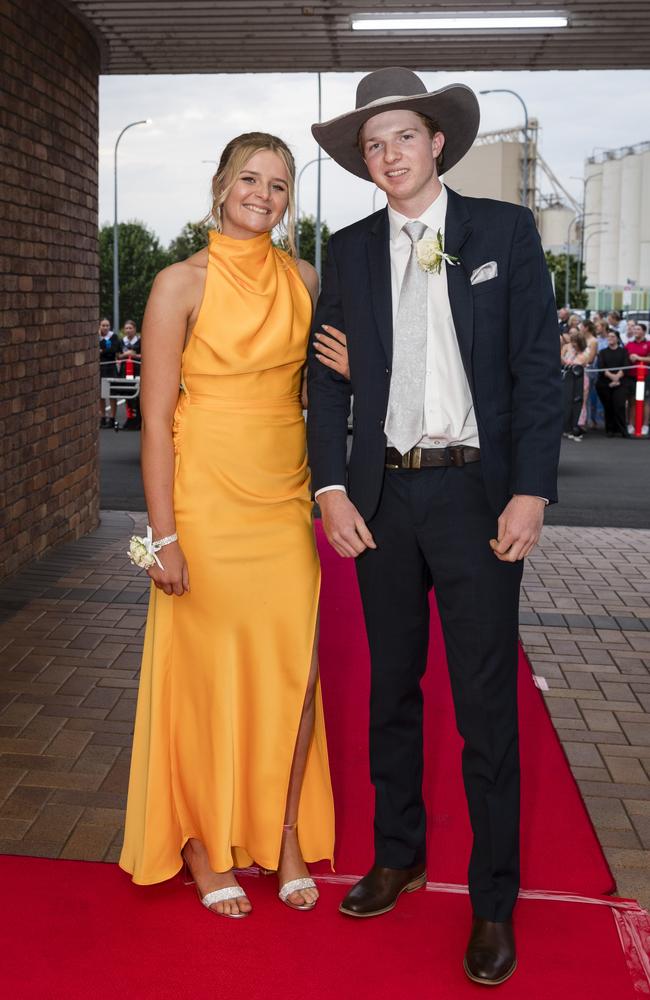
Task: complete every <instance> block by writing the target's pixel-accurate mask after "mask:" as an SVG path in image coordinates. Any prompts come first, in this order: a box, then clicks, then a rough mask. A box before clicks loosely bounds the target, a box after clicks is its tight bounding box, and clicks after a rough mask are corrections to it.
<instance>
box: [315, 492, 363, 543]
mask: <svg viewBox="0 0 650 1000" xmlns="http://www.w3.org/2000/svg"><path fill="white" fill-rule="evenodd" d="M318 505H319V507H320V510H321V515H322V519H323V528H324V529H325V534H326V535H327V541H328V542H329V543H330V545H331V546H332V548H334V549H335V550H336V551H337V552H338V554H339V555H340V556H347V557H354V556H360V555H361V553H362V552H365V550H366V549H376V548H377V546H376V545H375V541H374V538H373V537H372V535H371V534H370V532H369V531H368V528H367V527H366V522H365V521H364V519H363V518H362V517H361V514H360V513H359V511H358V510H357V508H356V507H355V506H354V504H353V503H352V501H351V500H349V499H348V497H347V494H346V493H343V491H342V490H328V491H327V492H326V493H321V494H320V496H319V497H318Z"/></svg>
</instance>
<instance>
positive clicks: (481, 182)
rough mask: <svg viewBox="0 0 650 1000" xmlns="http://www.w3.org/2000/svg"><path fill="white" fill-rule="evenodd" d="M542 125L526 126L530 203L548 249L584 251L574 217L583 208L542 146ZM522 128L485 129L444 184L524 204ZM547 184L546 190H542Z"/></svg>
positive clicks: (472, 194) (467, 192) (477, 195)
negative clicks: (558, 175) (539, 132)
mask: <svg viewBox="0 0 650 1000" xmlns="http://www.w3.org/2000/svg"><path fill="white" fill-rule="evenodd" d="M538 130H539V125H538V122H537V120H536V119H534V118H531V120H530V123H529V127H528V183H527V185H526V187H527V192H526V199H525V200H526V204H527V205H528V207H529V208H530V209H531V210H532V211H533V213H534V215H535V219H536V221H537V226H538V228H539V231H540V235H541V238H542V245H543V246H544V249H545V250H550V251H551V252H552V253H554V254H560V253H565V252H566V248H567V242H568V244H569V250H570V252H571V253H572V254H575V255H576V256H579V253H580V235H581V234H580V228H579V226H578V225H577V224H576V216H577V215H578V214H579V213H580V211H581V206H580V205H579V204H578V202H577V201H575V199H574V198H573V196H572V195H571V194H570V193H569V192H568V191H567V190H566V189H565V188H564V187H563V185H562V184H561V183H560V181H559V180H558V178H557V177H556V176H555V174H554V173H553V171H552V169H551V167H550V166H549V165H548V163H546V161H545V160H544V159H543V157H542V156H541V154H540V152H539V148H538ZM524 141H525V137H524V130H523V128H521V127H516V128H511V129H505V130H499V131H496V132H482V133H481V134H480V135H479V136H478V137H477V139H476V142H475V143H474V145H473V146H472V148H471V149H470V151H469V153H467V155H466V156H464V157H463V159H462V160H461V161H460V163H457V164H456V166H455V167H453V168H452V169H451V170H449V171H448V172H447V173H446V174H445V176H444V179H445V182H446V183H447V184H449V186H450V187H451V188H453V189H454V191H458V192H459V194H463V195H467V196H469V197H474V198H496V199H498V200H499V201H510V202H512V203H513V204H516V205H520V204H522V202H523V201H524V196H523V184H524V177H523V161H524ZM542 184H543V185H544V190H543V189H542Z"/></svg>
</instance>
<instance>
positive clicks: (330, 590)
mask: <svg viewBox="0 0 650 1000" xmlns="http://www.w3.org/2000/svg"><path fill="white" fill-rule="evenodd" d="M320 548H321V557H322V560H323V570H324V572H323V596H322V615H321V669H322V676H323V688H324V695H325V702H326V714H327V722H328V736H329V742H330V753H331V763H332V772H333V779H334V786H335V796H336V804H337V817H338V833H337V852H336V867H337V875H334V876H332V875H331V873H329V871H328V870H327V868H326V866H323V865H321V866H320V872H321V875H320V888H321V892H322V898H321V901H320V903H319V905H318V907H317V908H316V910H315V911H314V912H313V913H308V914H304V913H296V912H294V911H291V910H289V909H288V908H286V907H284V906H282V905H281V904H280V903H279V902H278V900H277V898H276V896H275V893H276V891H277V885H276V881H275V879H274V878H261V877H256V876H255V875H244V876H242V877H243V879H245V882H244V884H245V886H246V889H247V891H248V892H249V894H250V897H251V900H252V902H253V904H254V907H255V912H254V914H253V915H252V916H251V917H250V918H248V919H246V920H241V921H230V920H226V919H224V918H221V917H217V916H214V915H212V914H210V913H208V912H207V910H205V909H204V908H202V907H201V906H200V905H199V904H198V901H197V899H196V896H195V894H194V891H193V889H190V888H186V887H184V886H183V885H182V883H181V880H180V879H173V880H171V881H170V882H168V883H166V884H164V885H160V886H154V887H150V888H142V887H135V886H133V885H132V884H131V882H130V880H129V879H128V877H127V876H126V875H124V873H122V872H121V871H120V870H119V869H118V868H117V867H116V866H114V865H102V864H86V863H83V862H67V861H48V860H44V859H38V858H17V857H4V858H0V880H1V884H2V887H3V890H4V891H3V900H4V901H5V902H4V906H3V907H2V909H1V910H0V914H1V915H0V934H1V935H2V936H1V938H0V940H2V946H3V954H2V965H1V966H0V968H1V970H2V971H1V975H0V982H1V983H2V995H3V996H7V997H8V998H10V1000H36V998H39V1000H40V998H46V1000H50V998H52V1000H59V998H60V1000H77V998H79V1000H80V998H82V997H83V998H84V1000H85V998H87V997H89V996H91V997H93V1000H95V998H96V1000H109V998H111V1000H113V998H116V997H119V998H120V1000H122V998H124V1000H167V998H169V1000H172V998H174V1000H195V998H196V1000H198V998H203V997H208V996H210V997H217V998H221V997H233V998H238V997H239V996H243V997H244V998H245V1000H304V998H306V997H311V998H313V1000H389V998H390V1000H402V998H409V1000H424V998H429V997H432V998H433V997H435V998H436V1000H456V998H459V1000H462V998H463V997H468V998H470V997H472V996H477V995H478V994H477V990H479V989H480V988H479V987H477V986H475V985H473V984H471V983H469V982H468V981H467V979H466V978H465V976H464V973H463V971H462V965H461V960H462V954H463V950H464V947H465V944H466V939H467V933H468V929H469V919H470V908H469V901H468V898H467V895H466V892H465V890H464V889H463V888H462V886H463V883H464V882H465V881H466V875H465V871H466V863H467V856H468V852H469V827H468V822H467V813H466V806H465V801H464V796H463V790H462V783H461V776H460V758H459V753H460V741H459V739H458V736H457V734H456V732H455V729H454V725H453V721H452V718H453V716H452V712H451V698H450V693H449V685H448V680H447V676H446V669H445V664H444V654H443V650H442V647H441V643H440V631H439V624H438V621H437V618H436V617H435V616H434V622H433V624H432V640H433V642H432V656H431V659H430V663H429V669H428V673H427V677H426V680H425V697H426V706H427V714H426V754H427V772H426V780H425V795H426V798H427V803H428V807H429V820H430V822H429V865H428V875H429V879H430V883H429V888H428V891H420V892H416V893H413V894H412V895H410V896H408V897H406V898H404V899H402V900H401V901H400V904H399V906H398V907H397V909H396V910H395V911H394V912H393V913H391V914H389V915H387V916H385V917H381V918H377V919H376V920H369V921H355V920H352V919H349V918H347V919H346V918H344V917H342V916H340V915H339V914H338V913H337V906H338V902H339V900H340V898H341V896H342V895H343V893H344V892H345V889H346V885H347V884H349V882H350V881H351V876H354V875H357V874H360V873H362V872H363V871H365V869H366V867H367V866H368V865H369V864H370V863H371V860H372V840H371V838H372V789H371V787H370V785H369V780H368V764H367V701H368V657H367V651H366V644H365V637H364V633H363V624H362V618H361V610H360V605H359V598H358V594H357V589H356V582H355V578H354V567H353V565H352V563H351V562H349V561H347V560H346V561H344V560H340V559H339V558H338V557H337V556H335V554H334V553H332V552H331V551H330V549H329V547H326V545H324V544H321V546H320ZM520 691H521V710H520V714H521V751H522V765H523V775H524V780H523V789H522V795H523V802H522V846H523V886H524V892H523V894H522V899H521V900H520V902H519V905H518V908H517V922H516V929H517V940H518V952H519V968H518V970H517V972H516V974H515V975H514V977H513V978H512V979H511V980H510V981H509V982H507V983H505V984H504V985H503V986H502V987H500V991H499V996H500V997H503V998H504V1000H508V998H513V1000H515V998H516V1000H549V998H557V1000H627V998H629V1000H633V998H634V997H638V996H639V995H646V996H648V995H650V960H649V958H648V955H649V954H650V920H649V918H648V914H646V913H645V912H644V911H643V910H641V909H640V908H639V907H638V905H637V904H635V903H631V902H625V901H620V900H613V899H611V898H609V899H608V898H602V897H603V894H604V893H607V892H609V891H611V890H612V889H613V882H612V877H611V874H610V872H609V869H608V867H607V864H606V862H605V860H604V857H603V855H602V852H601V850H600V848H599V846H598V842H597V840H596V837H595V834H594V832H593V829H592V827H591V823H590V822H589V818H588V816H587V813H586V811H585V809H584V806H583V804H582V801H581V799H580V795H579V792H578V790H577V788H576V786H575V783H574V781H573V779H572V777H571V774H570V771H569V768H568V765H567V762H566V760H565V758H564V755H563V752H562V749H561V747H560V745H559V742H558V740H557V737H556V735H555V733H554V730H553V727H552V725H551V722H550V720H549V718H548V716H547V714H546V710H545V707H544V703H543V700H542V698H541V695H540V694H539V692H538V691H537V689H536V688H535V687H534V685H533V683H532V679H531V675H530V670H529V667H528V664H527V662H526V659H525V657H524V656H523V654H522V655H521V657H520ZM435 883H446V884H445V885H440V884H438V885H436V884H435ZM535 890H542V891H539V892H536V891H535ZM553 890H555V891H553ZM560 893H562V896H561V895H560ZM569 894H575V897H574V898H573V899H572V898H571V897H570V895H569ZM566 897H568V898H566ZM578 897H581V898H578ZM586 897H600V898H592V899H588V898H586Z"/></svg>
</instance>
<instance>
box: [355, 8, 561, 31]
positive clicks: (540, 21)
mask: <svg viewBox="0 0 650 1000" xmlns="http://www.w3.org/2000/svg"><path fill="white" fill-rule="evenodd" d="M568 23H569V19H568V17H566V16H565V15H563V14H555V13H554V12H552V11H540V12H539V13H537V14H530V15H528V14H521V13H519V14H508V13H506V12H505V11H501V12H500V13H498V14H491V13H489V12H488V11H479V12H469V11H468V12H467V13H465V12H464V11H453V12H451V13H449V14H445V15H442V16H439V17H420V16H418V15H413V16H412V17H404V16H401V15H399V14H386V15H382V16H380V15H376V14H362V15H361V16H360V17H358V18H355V19H354V20H353V21H352V29H353V30H354V31H485V30H486V29H488V30H489V29H501V30H503V29H506V30H507V29H508V28H524V29H531V28H566V27H567V25H568Z"/></svg>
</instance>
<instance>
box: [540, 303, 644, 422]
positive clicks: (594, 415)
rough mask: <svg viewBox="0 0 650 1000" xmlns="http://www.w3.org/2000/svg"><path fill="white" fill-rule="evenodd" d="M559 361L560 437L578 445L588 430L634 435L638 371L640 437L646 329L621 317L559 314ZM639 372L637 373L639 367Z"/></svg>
mask: <svg viewBox="0 0 650 1000" xmlns="http://www.w3.org/2000/svg"><path fill="white" fill-rule="evenodd" d="M558 324H559V332H560V360H561V363H562V375H563V380H564V399H565V410H564V413H565V419H564V429H563V435H564V437H565V438H568V439H569V440H571V441H582V439H583V437H584V434H585V431H586V430H587V429H596V428H600V427H604V429H605V432H606V434H607V436H608V437H615V436H617V435H620V436H621V437H624V438H627V437H632V436H634V435H635V407H636V394H637V381H638V374H639V371H640V372H641V373H642V375H643V376H644V378H645V401H644V410H643V422H642V427H641V434H642V436H643V437H648V426H649V424H650V378H649V377H648V373H649V371H650V340H649V339H648V323H647V322H645V321H638V320H636V319H634V318H629V319H628V320H625V319H623V318H622V317H621V315H620V313H618V312H615V311H612V312H609V313H607V314H606V315H605V314H604V313H602V312H593V311H592V312H591V313H590V314H589V316H588V317H586V316H584V317H583V316H580V315H578V314H577V313H572V312H570V310H569V309H566V308H562V309H560V310H559V312H558ZM640 363H643V367H642V368H641V364H640Z"/></svg>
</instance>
